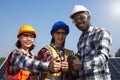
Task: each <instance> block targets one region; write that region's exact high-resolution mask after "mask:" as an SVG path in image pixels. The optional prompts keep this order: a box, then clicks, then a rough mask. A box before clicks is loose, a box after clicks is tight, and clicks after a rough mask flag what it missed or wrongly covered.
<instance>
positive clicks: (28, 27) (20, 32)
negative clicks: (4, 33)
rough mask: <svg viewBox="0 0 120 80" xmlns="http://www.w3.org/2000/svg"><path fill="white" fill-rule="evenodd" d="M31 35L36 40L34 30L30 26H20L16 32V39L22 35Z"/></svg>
mask: <svg viewBox="0 0 120 80" xmlns="http://www.w3.org/2000/svg"><path fill="white" fill-rule="evenodd" d="M27 32H28V33H32V34H33V35H34V36H35V38H36V32H35V29H34V28H33V27H32V26H30V25H24V26H22V27H21V28H20V29H19V31H18V35H17V37H18V36H20V35H21V34H22V33H27Z"/></svg>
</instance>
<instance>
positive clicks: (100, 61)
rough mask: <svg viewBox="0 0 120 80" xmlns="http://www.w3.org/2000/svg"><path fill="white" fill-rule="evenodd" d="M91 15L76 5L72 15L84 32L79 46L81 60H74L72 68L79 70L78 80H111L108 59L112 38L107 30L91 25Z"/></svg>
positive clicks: (76, 24)
mask: <svg viewBox="0 0 120 80" xmlns="http://www.w3.org/2000/svg"><path fill="white" fill-rule="evenodd" d="M90 14H91V13H90V11H89V10H88V9H87V8H86V7H84V6H83V5H75V6H74V8H73V11H72V13H71V15H70V18H71V19H72V21H73V23H74V25H75V26H76V27H77V28H78V29H79V30H80V31H82V34H81V35H80V38H79V41H78V44H77V48H78V52H77V57H78V58H79V59H77V58H74V60H73V63H72V66H73V69H74V70H77V75H78V78H77V80H111V76H110V72H109V67H108V59H109V51H110V46H111V44H112V38H111V36H110V33H109V32H108V31H107V30H106V29H104V28H95V27H93V26H92V25H91V23H90V18H91V16H90ZM79 62H80V63H79ZM81 62H82V64H81Z"/></svg>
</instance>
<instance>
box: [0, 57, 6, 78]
mask: <svg viewBox="0 0 120 80" xmlns="http://www.w3.org/2000/svg"><path fill="white" fill-rule="evenodd" d="M6 60H7V59H5V61H4V62H3V64H2V65H1V66H0V80H2V77H3V75H4V72H5V69H6V65H7V62H6Z"/></svg>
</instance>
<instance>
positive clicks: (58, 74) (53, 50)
mask: <svg viewBox="0 0 120 80" xmlns="http://www.w3.org/2000/svg"><path fill="white" fill-rule="evenodd" d="M45 48H46V49H48V50H49V51H51V53H52V54H53V56H54V57H57V56H58V54H57V52H56V50H55V49H54V48H53V47H51V46H45ZM64 53H65V55H66V56H68V50H67V49H64ZM58 59H59V57H58ZM43 75H50V73H49V72H41V76H43ZM50 76H54V77H60V76H61V72H58V73H54V74H52V75H50ZM41 80H52V79H50V78H47V77H44V78H43V77H42V79H41Z"/></svg>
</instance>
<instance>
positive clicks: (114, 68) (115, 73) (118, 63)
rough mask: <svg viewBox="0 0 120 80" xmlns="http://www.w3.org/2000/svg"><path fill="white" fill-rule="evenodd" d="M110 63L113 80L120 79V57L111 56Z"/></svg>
mask: <svg viewBox="0 0 120 80" xmlns="http://www.w3.org/2000/svg"><path fill="white" fill-rule="evenodd" d="M108 64H109V68H110V72H111V78H112V80H120V58H110V59H109V63H108Z"/></svg>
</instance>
